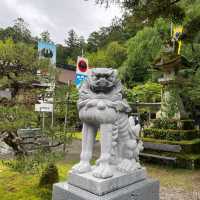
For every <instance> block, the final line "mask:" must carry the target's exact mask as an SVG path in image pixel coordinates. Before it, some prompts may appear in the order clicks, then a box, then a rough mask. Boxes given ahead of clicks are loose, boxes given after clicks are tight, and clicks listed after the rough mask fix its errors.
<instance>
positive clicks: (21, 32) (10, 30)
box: [0, 18, 35, 44]
mask: <svg viewBox="0 0 200 200" xmlns="http://www.w3.org/2000/svg"><path fill="white" fill-rule="evenodd" d="M9 38H11V39H12V40H13V41H14V42H25V43H30V44H35V38H33V37H32V36H31V32H30V30H29V28H28V24H27V23H26V22H25V21H24V19H22V18H17V19H16V20H15V21H14V26H12V27H7V28H5V29H3V28H1V29H0V40H6V39H9Z"/></svg>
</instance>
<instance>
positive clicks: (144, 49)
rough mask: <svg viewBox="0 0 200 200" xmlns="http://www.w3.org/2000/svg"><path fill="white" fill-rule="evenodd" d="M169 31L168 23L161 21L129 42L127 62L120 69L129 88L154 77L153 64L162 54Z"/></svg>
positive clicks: (140, 32)
mask: <svg viewBox="0 0 200 200" xmlns="http://www.w3.org/2000/svg"><path fill="white" fill-rule="evenodd" d="M169 30H170V29H169V26H168V25H167V24H166V22H165V21H164V20H163V19H159V20H157V21H156V23H155V25H154V27H145V28H144V29H143V30H141V31H139V32H138V33H137V34H136V36H135V37H133V38H131V39H130V40H129V41H128V43H127V47H128V56H127V60H126V61H125V62H124V64H123V65H122V67H120V69H119V71H120V77H121V79H122V80H123V82H125V83H126V84H127V86H128V87H131V86H132V85H133V84H134V83H135V82H136V83H137V82H144V81H146V80H148V79H149V78H151V77H152V72H151V64H152V62H153V60H154V59H155V57H156V56H157V54H158V53H159V52H160V49H161V47H162V44H163V40H164V38H167V37H168V33H169ZM165 33H166V34H165Z"/></svg>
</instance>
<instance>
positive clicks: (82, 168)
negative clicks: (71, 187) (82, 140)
mask: <svg viewBox="0 0 200 200" xmlns="http://www.w3.org/2000/svg"><path fill="white" fill-rule="evenodd" d="M91 170H92V169H91V165H90V163H89V162H84V161H81V162H80V163H78V164H76V165H74V166H73V167H72V172H75V173H78V174H82V173H86V172H89V171H91Z"/></svg>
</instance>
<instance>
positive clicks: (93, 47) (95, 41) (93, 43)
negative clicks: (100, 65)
mask: <svg viewBox="0 0 200 200" xmlns="http://www.w3.org/2000/svg"><path fill="white" fill-rule="evenodd" d="M100 43H101V40H100V35H99V33H98V32H96V31H95V32H92V33H91V34H90V35H89V37H88V40H87V51H88V52H96V51H97V50H98V48H99V47H100Z"/></svg>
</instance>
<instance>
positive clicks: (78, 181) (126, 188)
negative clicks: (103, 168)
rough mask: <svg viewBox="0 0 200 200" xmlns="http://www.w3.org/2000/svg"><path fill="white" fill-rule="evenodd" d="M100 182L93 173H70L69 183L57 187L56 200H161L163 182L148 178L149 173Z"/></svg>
mask: <svg viewBox="0 0 200 200" xmlns="http://www.w3.org/2000/svg"><path fill="white" fill-rule="evenodd" d="M112 169H113V172H114V176H113V177H111V178H107V179H97V178H95V177H93V176H92V173H91V172H89V173H85V174H75V173H72V172H70V173H69V180H68V182H64V183H57V184H54V187H53V200H159V182H158V181H155V180H152V179H149V178H147V173H146V169H145V168H142V169H138V170H136V171H134V172H133V173H129V174H125V173H121V172H119V171H117V170H116V169H115V167H114V166H113V167H112Z"/></svg>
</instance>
